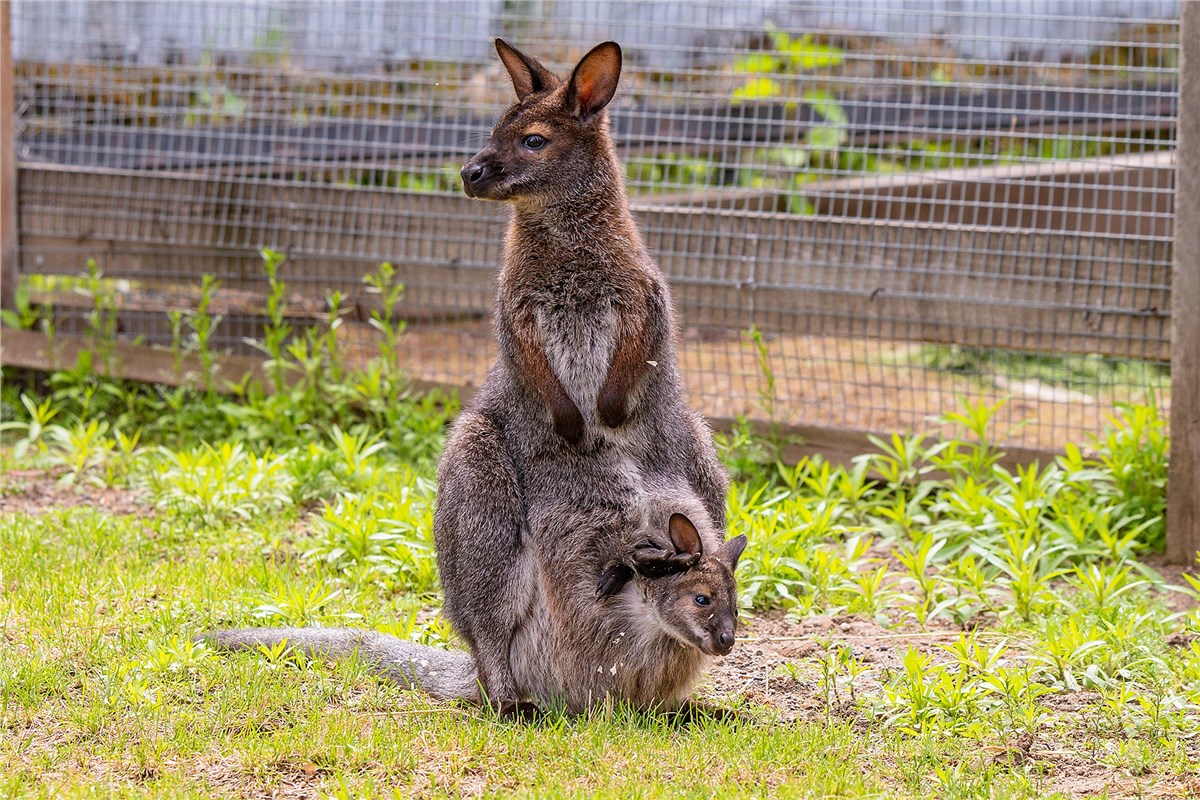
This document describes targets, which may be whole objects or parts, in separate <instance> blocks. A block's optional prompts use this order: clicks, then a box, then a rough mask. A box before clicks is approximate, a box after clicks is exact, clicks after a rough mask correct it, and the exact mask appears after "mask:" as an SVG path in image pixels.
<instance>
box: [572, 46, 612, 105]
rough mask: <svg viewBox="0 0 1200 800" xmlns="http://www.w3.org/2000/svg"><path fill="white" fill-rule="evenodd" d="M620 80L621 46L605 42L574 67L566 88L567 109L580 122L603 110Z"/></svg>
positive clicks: (590, 51) (594, 48)
mask: <svg viewBox="0 0 1200 800" xmlns="http://www.w3.org/2000/svg"><path fill="white" fill-rule="evenodd" d="M620 79H621V46H620V45H619V44H617V43H616V42H604V43H603V44H598V45H596V46H595V47H593V48H592V49H591V50H589V51H588V54H587V55H586V56H584V57H583V58H582V59H580V61H579V63H578V64H576V65H575V71H574V72H572V73H571V80H570V82H569V83H568V85H567V97H566V108H567V110H568V111H570V112H571V113H573V114H574V115H575V116H577V117H579V118H580V119H587V118H588V117H590V116H592V115H593V114H595V113H597V112H599V111H600V110H602V109H603V108H604V107H605V106H606V105H608V102H609V101H610V100H612V99H613V95H614V94H616V93H617V81H619V80H620Z"/></svg>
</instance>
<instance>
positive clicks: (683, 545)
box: [667, 514, 704, 556]
mask: <svg viewBox="0 0 1200 800" xmlns="http://www.w3.org/2000/svg"><path fill="white" fill-rule="evenodd" d="M667 530H668V532H669V533H670V535H671V544H673V545H675V552H677V553H689V554H691V555H696V556H698V555H702V554H703V553H704V545H703V543H702V542H701V541H700V532H699V531H697V530H696V526H695V525H693V524H692V521H691V520H690V519H688V518H687V517H685V516H684V515H683V514H672V515H671V520H670V521H669V522H668V523H667Z"/></svg>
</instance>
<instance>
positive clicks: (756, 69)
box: [733, 53, 780, 75]
mask: <svg viewBox="0 0 1200 800" xmlns="http://www.w3.org/2000/svg"><path fill="white" fill-rule="evenodd" d="M779 67H780V63H779V59H778V58H776V57H775V56H773V55H771V54H770V53H751V54H750V55H747V56H742V57H741V58H739V59H738V60H737V61H734V62H733V71H734V72H743V73H750V74H752V75H770V74H771V73H773V72H778V71H779Z"/></svg>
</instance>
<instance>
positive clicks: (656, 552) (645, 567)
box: [633, 547, 700, 578]
mask: <svg viewBox="0 0 1200 800" xmlns="http://www.w3.org/2000/svg"><path fill="white" fill-rule="evenodd" d="M699 561H700V554H699V553H671V552H668V551H666V550H660V549H659V548H657V547H639V548H637V549H636V550H634V551H633V567H634V569H636V570H637V573H638V574H639V575H641V576H642V577H643V578H662V577H665V576H667V575H674V574H675V573H677V572H687V571H688V570H689V569H691V568H692V567H694V566H696V564H697V563H698V562H699Z"/></svg>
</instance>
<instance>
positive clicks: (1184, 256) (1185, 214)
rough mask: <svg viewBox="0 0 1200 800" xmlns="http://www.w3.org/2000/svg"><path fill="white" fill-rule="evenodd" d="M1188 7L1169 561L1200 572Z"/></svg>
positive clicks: (1195, 59)
mask: <svg viewBox="0 0 1200 800" xmlns="http://www.w3.org/2000/svg"><path fill="white" fill-rule="evenodd" d="M1180 5H1181V6H1182V9H1181V11H1182V16H1181V18H1180V23H1179V49H1180V58H1179V128H1178V130H1179V141H1178V151H1179V173H1178V177H1177V183H1176V188H1175V256H1174V268H1173V270H1172V283H1171V308H1172V312H1173V313H1172V318H1173V325H1172V340H1171V463H1170V467H1169V471H1168V474H1167V481H1168V483H1167V556H1168V557H1169V558H1170V559H1171V560H1172V561H1174V562H1176V563H1181V564H1190V565H1191V566H1192V567H1193V568H1195V567H1196V566H1197V563H1196V553H1197V551H1198V550H1200V3H1194V2H1193V3H1181V4H1180Z"/></svg>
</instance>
